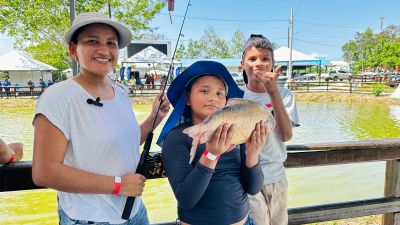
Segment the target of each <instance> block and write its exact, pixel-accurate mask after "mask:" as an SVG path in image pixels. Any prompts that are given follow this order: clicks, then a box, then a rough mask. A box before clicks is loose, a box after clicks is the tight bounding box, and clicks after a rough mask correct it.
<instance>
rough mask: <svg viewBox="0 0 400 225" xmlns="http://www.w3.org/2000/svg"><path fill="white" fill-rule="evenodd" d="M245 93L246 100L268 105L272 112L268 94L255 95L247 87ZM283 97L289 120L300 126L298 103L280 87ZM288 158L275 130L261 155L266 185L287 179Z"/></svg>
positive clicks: (284, 146) (244, 87) (287, 90)
mask: <svg viewBox="0 0 400 225" xmlns="http://www.w3.org/2000/svg"><path fill="white" fill-rule="evenodd" d="M241 88H242V90H243V91H244V96H243V98H244V99H249V100H253V101H255V102H258V103H260V104H262V105H266V106H267V105H268V107H269V109H270V110H273V106H272V107H271V106H270V105H269V104H271V99H270V97H269V95H268V94H267V93H255V92H252V91H250V90H248V89H247V87H246V86H242V87H241ZM278 90H279V93H280V95H281V98H282V101H283V104H284V106H285V109H286V112H287V113H288V114H289V118H290V120H291V121H292V125H293V126H299V124H300V121H299V116H298V115H297V107H296V102H295V100H294V97H293V94H292V92H291V91H290V90H289V89H287V88H283V87H278ZM286 158H287V152H286V145H285V143H284V142H282V140H281V139H280V138H279V134H278V132H277V130H273V131H272V132H271V133H270V134H269V136H268V138H267V141H266V143H265V146H264V149H263V150H262V151H261V154H260V164H261V168H262V171H263V173H264V185H265V184H272V183H276V182H278V181H280V180H282V179H283V178H285V167H284V166H283V162H285V160H286Z"/></svg>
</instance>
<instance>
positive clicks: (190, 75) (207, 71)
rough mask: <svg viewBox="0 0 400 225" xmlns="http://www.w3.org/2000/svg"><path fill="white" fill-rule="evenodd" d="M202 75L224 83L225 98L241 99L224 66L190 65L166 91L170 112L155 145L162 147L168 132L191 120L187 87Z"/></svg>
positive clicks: (239, 92)
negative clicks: (213, 77)
mask: <svg viewBox="0 0 400 225" xmlns="http://www.w3.org/2000/svg"><path fill="white" fill-rule="evenodd" d="M203 75H213V76H217V77H218V78H220V79H221V80H222V81H224V83H225V87H226V90H227V96H226V97H227V98H242V97H243V95H244V92H243V90H241V89H240V88H239V87H238V86H237V84H236V82H235V80H233V78H232V76H231V74H230V73H229V71H228V70H227V69H226V67H225V66H224V65H222V64H221V63H219V62H214V61H197V62H195V63H193V64H192V65H190V66H189V67H188V68H187V69H186V70H185V71H183V72H182V73H181V74H179V75H178V76H177V77H176V78H175V79H174V80H173V81H172V83H171V85H170V86H169V88H168V91H167V97H168V100H169V101H170V102H171V104H172V106H173V107H174V110H172V112H171V115H170V116H169V118H168V120H167V122H166V123H165V125H164V127H163V129H162V131H161V134H160V136H159V137H158V140H157V144H158V145H160V146H162V143H163V141H164V139H165V137H166V136H167V135H168V133H169V131H170V130H172V129H173V128H174V127H176V126H178V125H179V124H180V123H182V122H184V121H188V120H191V119H192V118H191V112H190V108H189V107H186V100H187V86H188V84H190V83H191V81H193V80H194V79H196V78H198V77H200V76H203Z"/></svg>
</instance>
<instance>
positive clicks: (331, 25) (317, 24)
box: [296, 20, 365, 29]
mask: <svg viewBox="0 0 400 225" xmlns="http://www.w3.org/2000/svg"><path fill="white" fill-rule="evenodd" d="M296 22H300V23H305V24H310V25H316V26H323V27H338V28H348V29H364V28H365V27H356V26H345V25H336V24H323V23H314V22H308V21H303V20H296Z"/></svg>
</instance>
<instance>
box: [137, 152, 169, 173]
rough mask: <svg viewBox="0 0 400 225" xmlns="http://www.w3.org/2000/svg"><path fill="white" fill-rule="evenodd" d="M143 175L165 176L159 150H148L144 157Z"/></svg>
mask: <svg viewBox="0 0 400 225" xmlns="http://www.w3.org/2000/svg"><path fill="white" fill-rule="evenodd" d="M143 176H145V177H146V178H147V179H154V178H164V177H167V175H166V173H165V169H164V165H163V162H162V158H161V152H149V154H148V156H147V157H146V159H145V164H144V174H143Z"/></svg>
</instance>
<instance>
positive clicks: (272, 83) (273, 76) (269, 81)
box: [256, 66, 282, 94]
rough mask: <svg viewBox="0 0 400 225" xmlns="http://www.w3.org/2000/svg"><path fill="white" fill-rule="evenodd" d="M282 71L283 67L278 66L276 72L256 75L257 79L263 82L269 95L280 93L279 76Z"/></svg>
mask: <svg viewBox="0 0 400 225" xmlns="http://www.w3.org/2000/svg"><path fill="white" fill-rule="evenodd" d="M281 70H282V66H278V67H277V68H276V69H275V71H274V72H266V73H265V74H263V75H257V74H256V77H257V78H258V79H259V80H261V81H262V82H263V84H264V87H265V90H266V91H267V92H268V94H272V93H277V92H278V85H277V84H278V76H279V73H280V72H281Z"/></svg>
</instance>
